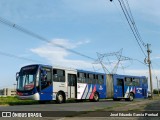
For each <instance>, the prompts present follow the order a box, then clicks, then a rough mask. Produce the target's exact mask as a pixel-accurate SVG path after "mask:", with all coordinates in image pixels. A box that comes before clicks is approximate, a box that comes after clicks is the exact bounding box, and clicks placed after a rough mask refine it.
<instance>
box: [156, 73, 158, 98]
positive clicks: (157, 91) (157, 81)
mask: <svg viewBox="0 0 160 120" xmlns="http://www.w3.org/2000/svg"><path fill="white" fill-rule="evenodd" d="M156 79H157V92H158V96H159V86H158V77H157V76H156Z"/></svg>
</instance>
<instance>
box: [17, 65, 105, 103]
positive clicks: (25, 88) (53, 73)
mask: <svg viewBox="0 0 160 120" xmlns="http://www.w3.org/2000/svg"><path fill="white" fill-rule="evenodd" d="M16 76H17V77H16V80H17V95H18V97H19V98H20V99H32V100H38V101H40V102H45V101H51V100H55V101H56V102H57V103H63V102H65V101H66V100H68V99H75V100H82V99H89V100H91V101H99V99H101V98H106V85H105V84H106V83H105V82H106V81H105V79H106V76H105V74H103V73H97V72H90V71H83V70H76V69H66V68H55V67H52V66H48V65H40V64H35V65H28V66H24V67H22V68H21V69H20V71H19V72H18V73H17V75H16Z"/></svg>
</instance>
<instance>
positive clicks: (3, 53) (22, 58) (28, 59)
mask: <svg viewBox="0 0 160 120" xmlns="http://www.w3.org/2000/svg"><path fill="white" fill-rule="evenodd" d="M0 55H3V56H7V57H12V58H16V59H21V60H26V61H31V62H40V63H43V62H42V61H38V60H34V59H30V58H25V57H20V56H17V55H13V54H10V53H6V52H2V51H0Z"/></svg>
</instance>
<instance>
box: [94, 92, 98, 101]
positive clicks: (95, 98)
mask: <svg viewBox="0 0 160 120" xmlns="http://www.w3.org/2000/svg"><path fill="white" fill-rule="evenodd" d="M93 101H94V102H98V101H99V95H98V93H97V92H95V93H94V96H93Z"/></svg>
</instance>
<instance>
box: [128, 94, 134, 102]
mask: <svg viewBox="0 0 160 120" xmlns="http://www.w3.org/2000/svg"><path fill="white" fill-rule="evenodd" d="M133 99H134V95H133V93H130V94H129V98H128V101H133Z"/></svg>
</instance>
